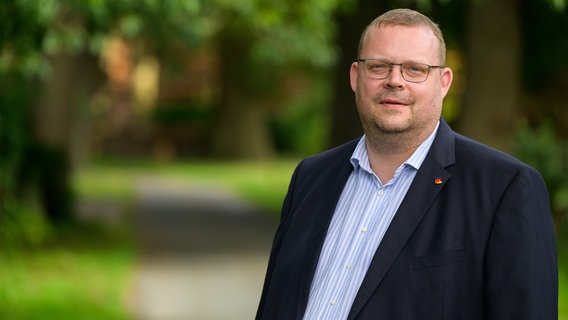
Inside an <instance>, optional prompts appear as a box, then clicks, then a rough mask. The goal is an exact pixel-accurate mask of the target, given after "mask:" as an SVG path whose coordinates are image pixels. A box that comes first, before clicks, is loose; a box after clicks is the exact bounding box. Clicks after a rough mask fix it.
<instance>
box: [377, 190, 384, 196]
mask: <svg viewBox="0 0 568 320" xmlns="http://www.w3.org/2000/svg"><path fill="white" fill-rule="evenodd" d="M377 194H378V195H379V197H380V196H382V195H383V194H385V192H384V191H383V189H380V190H379V191H378V192H377Z"/></svg>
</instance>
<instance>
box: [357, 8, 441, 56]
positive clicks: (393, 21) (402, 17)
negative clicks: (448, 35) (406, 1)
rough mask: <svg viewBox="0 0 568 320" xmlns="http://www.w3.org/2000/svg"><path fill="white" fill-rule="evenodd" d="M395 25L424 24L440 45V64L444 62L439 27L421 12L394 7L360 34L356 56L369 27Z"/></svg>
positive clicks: (358, 54) (359, 51) (359, 52)
mask: <svg viewBox="0 0 568 320" xmlns="http://www.w3.org/2000/svg"><path fill="white" fill-rule="evenodd" d="M386 25H395V26H425V27H427V28H428V29H430V30H431V31H432V33H434V36H436V38H437V39H438V44H439V47H440V52H439V55H440V56H439V58H440V64H441V65H444V64H445V62H446V43H445V42H444V35H443V34H442V30H440V27H439V26H438V25H437V24H436V23H434V22H433V21H432V20H430V18H428V17H426V16H425V15H423V14H422V13H420V12H418V11H414V10H410V9H394V10H390V11H387V12H385V13H383V14H382V15H380V16H378V17H377V18H375V20H373V21H372V22H371V23H370V24H369V25H368V26H367V27H366V28H365V30H364V31H363V33H362V34H361V39H360V40H359V49H358V50H357V56H358V57H359V58H360V54H361V50H362V49H363V42H364V41H365V38H366V36H367V34H368V33H369V30H370V29H371V27H376V28H380V27H381V26H386Z"/></svg>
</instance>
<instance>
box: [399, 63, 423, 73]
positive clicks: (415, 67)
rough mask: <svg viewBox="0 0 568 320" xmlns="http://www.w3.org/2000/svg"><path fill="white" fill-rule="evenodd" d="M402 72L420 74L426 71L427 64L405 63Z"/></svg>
mask: <svg viewBox="0 0 568 320" xmlns="http://www.w3.org/2000/svg"><path fill="white" fill-rule="evenodd" d="M403 69H404V72H406V73H408V74H414V75H420V74H425V73H427V72H428V66H427V65H423V64H420V63H405V64H404V65H403Z"/></svg>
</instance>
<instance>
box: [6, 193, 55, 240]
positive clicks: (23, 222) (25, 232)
mask: <svg viewBox="0 0 568 320" xmlns="http://www.w3.org/2000/svg"><path fill="white" fill-rule="evenodd" d="M1 209H2V212H3V213H2V217H1V220H0V223H1V224H2V227H1V228H0V249H5V250H12V249H14V248H17V247H20V246H27V247H34V246H38V245H41V244H44V243H45V242H46V241H48V240H49V239H50V236H51V235H52V229H51V228H50V226H49V224H48V223H47V222H46V221H45V219H44V217H43V215H42V213H41V210H39V208H38V206H37V205H34V204H29V203H24V202H21V201H18V200H17V199H16V198H14V197H13V196H8V197H6V198H5V199H3V202H2V208H1Z"/></svg>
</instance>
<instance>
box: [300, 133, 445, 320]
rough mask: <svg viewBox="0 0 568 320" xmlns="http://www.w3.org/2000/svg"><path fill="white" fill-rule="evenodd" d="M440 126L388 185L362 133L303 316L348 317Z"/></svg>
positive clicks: (336, 319) (312, 318)
mask: <svg viewBox="0 0 568 320" xmlns="http://www.w3.org/2000/svg"><path fill="white" fill-rule="evenodd" d="M437 130H438V128H437V127H436V129H435V130H434V132H433V133H432V134H431V135H430V136H429V137H428V138H427V139H426V140H425V141H424V142H423V143H422V144H421V145H420V146H419V147H418V149H416V151H414V153H413V154H412V155H411V156H410V158H408V160H406V161H405V162H404V163H403V164H402V165H401V166H400V167H399V168H398V169H397V170H396V172H395V174H394V177H393V178H392V179H391V180H390V181H388V182H387V183H385V184H383V183H381V181H380V180H379V178H378V177H377V176H376V175H375V174H374V173H373V171H372V170H371V166H370V163H369V156H368V153H367V148H366V146H365V136H363V137H362V138H361V140H360V141H359V143H358V145H357V147H356V148H355V151H354V152H353V155H352V156H351V164H352V165H353V168H354V169H353V172H352V173H351V175H350V176H349V178H348V180H347V183H346V184H345V187H344V189H343V192H342V194H341V197H340V198H339V202H338V204H337V208H336V210H335V213H334V215H333V218H332V220H331V224H330V226H329V230H328V233H327V237H326V238H325V242H324V244H323V248H322V252H321V255H320V258H319V262H318V265H317V269H316V273H315V275H314V279H313V282H312V287H311V290H310V296H309V301H308V306H307V309H306V312H305V314H304V320H321V319H334V320H339V319H346V318H347V316H348V314H349V310H350V309H351V305H352V304H353V301H354V300H355V296H356V294H357V291H358V290H359V287H360V285H361V282H362V281H363V278H364V277H365V274H366V273H367V269H368V268H369V264H370V263H371V259H372V258H373V255H374V254H375V251H376V250H377V248H378V246H379V244H380V243H381V240H382V238H383V236H384V235H385V232H386V231H387V228H388V226H389V225H390V222H391V220H392V218H393V217H394V215H395V213H396V211H397V210H398V207H399V206H400V204H401V202H402V199H404V196H405V195H406V192H407V191H408V189H409V188H410V184H411V183H412V181H413V180H414V177H415V176H416V172H417V171H418V169H419V168H420V165H421V164H422V162H423V161H424V158H425V157H426V154H427V153H428V150H430V146H431V145H432V142H433V141H434V137H435V135H436V132H437Z"/></svg>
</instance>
